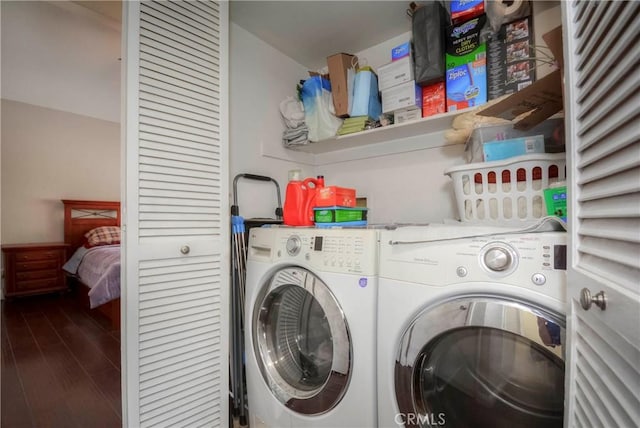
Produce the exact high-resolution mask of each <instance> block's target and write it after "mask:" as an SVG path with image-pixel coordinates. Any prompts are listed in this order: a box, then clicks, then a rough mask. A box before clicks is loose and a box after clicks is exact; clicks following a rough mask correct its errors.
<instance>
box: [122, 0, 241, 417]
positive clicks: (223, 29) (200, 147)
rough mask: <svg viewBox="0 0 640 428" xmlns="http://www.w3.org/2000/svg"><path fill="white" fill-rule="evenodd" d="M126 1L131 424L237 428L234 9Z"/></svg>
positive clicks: (126, 380) (127, 389)
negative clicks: (232, 370) (231, 271)
mask: <svg viewBox="0 0 640 428" xmlns="http://www.w3.org/2000/svg"><path fill="white" fill-rule="evenodd" d="M123 3H124V4H123V12H124V14H123V15H124V26H123V28H124V32H123V60H124V65H123V70H124V73H125V78H124V85H123V86H124V94H125V97H124V98H125V99H124V102H123V107H124V113H123V133H124V139H123V140H124V156H123V158H124V159H123V162H124V164H123V171H124V173H125V180H124V189H123V191H124V199H123V208H124V217H123V218H124V241H123V293H122V302H123V310H122V314H123V318H124V319H123V326H124V336H125V337H124V342H123V345H124V347H123V353H124V354H123V359H122V360H123V393H124V395H123V403H124V410H125V412H124V414H123V422H124V423H125V425H126V426H128V427H131V428H136V427H163V426H165V427H200V426H206V427H218V426H227V424H228V422H227V421H228V374H227V372H228V359H227V355H228V334H229V333H228V306H229V304H228V302H229V300H228V299H229V298H228V293H227V290H228V278H229V275H228V261H227V260H228V258H229V254H228V248H229V245H228V242H229V218H228V212H229V207H228V178H227V177H228V147H227V146H228V129H227V128H228V126H227V122H228V121H227V111H228V93H227V92H228V89H227V88H228V84H227V82H228V72H227V69H228V60H227V56H228V4H227V3H226V2H212V1H197V2H193V1H190V2H186V1H144V2H133V1H131V2H123Z"/></svg>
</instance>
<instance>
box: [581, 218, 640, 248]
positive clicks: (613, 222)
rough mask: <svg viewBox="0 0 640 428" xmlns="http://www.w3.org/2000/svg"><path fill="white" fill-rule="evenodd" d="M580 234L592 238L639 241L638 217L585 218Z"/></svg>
mask: <svg viewBox="0 0 640 428" xmlns="http://www.w3.org/2000/svg"><path fill="white" fill-rule="evenodd" d="M634 231H635V232H634ZM582 234H583V235H584V236H589V237H594V238H611V239H615V240H617V241H629V242H636V243H640V219H637V218H621V219H615V218H613V219H607V220H602V219H585V220H583V222H582Z"/></svg>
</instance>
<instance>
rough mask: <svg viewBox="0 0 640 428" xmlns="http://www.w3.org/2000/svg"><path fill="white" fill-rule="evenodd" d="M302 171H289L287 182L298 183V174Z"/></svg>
mask: <svg viewBox="0 0 640 428" xmlns="http://www.w3.org/2000/svg"><path fill="white" fill-rule="evenodd" d="M301 173H302V171H300V170H299V169H290V170H289V181H300V174H301Z"/></svg>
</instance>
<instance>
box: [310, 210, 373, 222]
mask: <svg viewBox="0 0 640 428" xmlns="http://www.w3.org/2000/svg"><path fill="white" fill-rule="evenodd" d="M313 211H314V220H315V222H316V223H344V222H351V221H365V220H367V209H366V208H360V207H357V208H345V207H320V208H318V207H316V208H314V209H313Z"/></svg>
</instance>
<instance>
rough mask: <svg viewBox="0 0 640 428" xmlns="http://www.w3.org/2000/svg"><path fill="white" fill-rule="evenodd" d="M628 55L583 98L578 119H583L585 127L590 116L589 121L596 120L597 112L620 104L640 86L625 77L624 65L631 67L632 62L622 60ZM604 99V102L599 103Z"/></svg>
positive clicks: (608, 109) (587, 125)
mask: <svg viewBox="0 0 640 428" xmlns="http://www.w3.org/2000/svg"><path fill="white" fill-rule="evenodd" d="M627 59H628V57H627V58H625V60H623V61H622V62H623V63H622V64H620V68H617V69H615V70H612V71H611V76H609V77H608V78H607V80H606V81H605V82H596V83H594V87H592V88H589V89H588V91H589V96H588V97H585V99H584V100H583V110H582V112H581V113H580V119H581V120H585V127H589V126H590V123H589V122H588V121H587V120H588V119H587V118H588V117H589V116H591V121H596V120H597V117H594V116H597V115H598V114H602V112H603V111H607V112H608V111H611V110H613V109H615V108H617V107H618V106H619V105H620V104H622V103H624V102H625V99H626V98H627V97H628V96H629V94H633V93H634V91H635V90H637V89H638V87H640V85H639V84H638V82H637V81H635V80H634V79H625V77H626V75H627V74H628V73H627V72H625V71H622V70H624V68H625V67H632V64H630V63H627V64H624V62H629V61H627ZM602 99H605V100H606V102H605V103H604V104H603V103H601V102H600V103H599V102H598V101H601V100H602Z"/></svg>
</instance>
